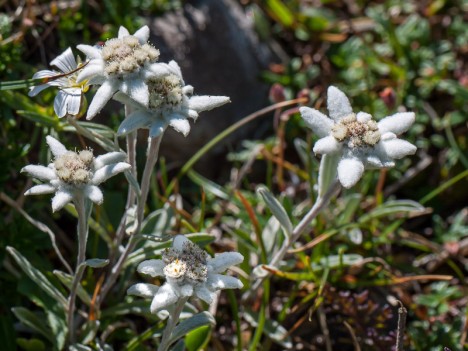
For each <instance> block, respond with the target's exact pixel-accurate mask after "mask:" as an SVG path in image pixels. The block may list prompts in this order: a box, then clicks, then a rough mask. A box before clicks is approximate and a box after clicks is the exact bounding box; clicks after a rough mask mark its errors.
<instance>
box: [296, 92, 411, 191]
mask: <svg viewBox="0 0 468 351" xmlns="http://www.w3.org/2000/svg"><path fill="white" fill-rule="evenodd" d="M327 107H328V111H329V114H330V118H329V117H327V116H326V115H324V114H323V113H321V112H319V111H317V110H315V109H313V108H309V107H301V108H300V111H301V115H302V118H303V119H304V121H305V123H306V124H307V126H308V127H309V128H311V129H312V130H313V131H314V132H315V134H317V135H318V136H319V137H320V138H321V139H319V140H318V141H317V142H316V143H315V145H314V149H313V150H314V152H315V153H317V154H323V155H330V156H336V157H338V158H339V161H338V169H337V171H338V179H339V181H340V183H341V184H342V185H343V186H344V187H345V188H350V187H352V186H353V185H355V184H356V183H357V182H358V181H359V179H360V178H361V177H362V174H363V173H364V169H365V168H384V167H393V166H394V165H395V163H394V161H393V160H394V159H400V158H403V157H405V156H407V155H412V154H414V153H415V152H416V146H414V145H413V144H411V143H409V142H407V141H405V140H401V139H398V138H397V135H398V134H401V133H403V132H406V131H407V130H408V129H409V128H410V127H411V125H412V124H413V122H414V120H415V115H414V113H413V112H401V113H396V114H394V115H392V116H389V117H385V118H383V119H382V120H380V121H379V122H378V123H377V122H376V121H374V120H373V119H372V116H371V115H370V114H368V113H365V112H358V113H357V114H354V112H353V110H352V107H351V104H350V102H349V100H348V98H347V97H346V95H345V94H344V93H343V92H342V91H341V90H339V89H338V88H336V87H334V86H331V87H329V88H328V99H327Z"/></svg>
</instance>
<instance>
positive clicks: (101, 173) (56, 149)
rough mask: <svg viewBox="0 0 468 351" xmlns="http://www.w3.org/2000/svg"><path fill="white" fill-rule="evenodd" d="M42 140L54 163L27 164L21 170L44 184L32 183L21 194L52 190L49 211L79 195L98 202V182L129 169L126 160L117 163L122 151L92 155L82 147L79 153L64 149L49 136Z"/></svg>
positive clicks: (121, 157) (123, 156)
mask: <svg viewBox="0 0 468 351" xmlns="http://www.w3.org/2000/svg"><path fill="white" fill-rule="evenodd" d="M46 139H47V144H48V145H49V148H50V151H51V152H52V154H53V155H54V157H55V159H54V162H52V163H50V164H49V165H48V166H47V167H45V166H41V165H28V166H25V167H24V168H23V169H22V170H21V172H25V173H27V174H29V175H30V176H32V177H34V178H37V179H39V180H42V181H46V183H44V184H40V185H36V186H33V187H32V188H31V189H29V190H28V191H26V192H25V195H41V194H51V193H55V196H54V197H53V198H52V211H53V212H55V211H57V210H60V209H61V208H63V207H64V206H65V205H66V204H68V203H69V202H71V201H73V200H74V199H75V198H76V197H77V196H81V195H84V196H85V197H87V198H89V199H90V200H91V201H92V202H94V203H96V204H100V203H102V201H103V194H102V191H101V190H100V189H99V188H98V185H99V184H101V183H102V182H104V181H106V180H107V179H109V178H110V177H112V176H114V175H116V174H117V173H120V172H123V171H125V170H127V169H129V168H130V165H129V164H128V163H125V162H121V161H124V160H125V159H126V157H127V155H126V154H125V153H123V152H109V153H107V154H104V155H101V156H98V157H96V158H95V157H94V156H93V153H92V151H90V150H82V151H80V152H79V153H77V152H73V151H68V150H67V149H66V148H65V146H64V145H63V144H62V143H60V142H59V141H58V140H57V139H55V138H53V137H51V136H47V137H46Z"/></svg>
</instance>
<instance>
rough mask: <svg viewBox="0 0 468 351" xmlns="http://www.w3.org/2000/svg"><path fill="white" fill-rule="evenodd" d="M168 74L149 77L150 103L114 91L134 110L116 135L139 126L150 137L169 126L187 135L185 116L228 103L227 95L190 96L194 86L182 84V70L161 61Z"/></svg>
mask: <svg viewBox="0 0 468 351" xmlns="http://www.w3.org/2000/svg"><path fill="white" fill-rule="evenodd" d="M164 65H165V67H166V69H167V71H168V72H170V73H169V74H168V75H164V76H159V77H153V78H149V79H148V80H147V84H148V87H149V94H150V97H149V104H148V106H144V105H142V104H141V103H138V102H137V101H134V100H132V99H130V98H129V97H128V96H126V95H124V94H121V93H117V94H116V95H115V96H114V98H115V99H116V100H118V101H120V102H122V103H124V104H128V105H130V106H132V107H133V111H134V112H133V113H132V114H130V115H129V116H127V118H125V120H124V121H123V122H122V123H121V124H120V126H119V129H118V131H117V134H119V135H124V134H128V133H130V132H132V131H134V130H137V129H139V128H147V129H149V135H150V137H151V138H155V137H157V136H159V135H161V134H162V133H163V132H164V131H165V130H166V128H167V126H171V127H172V128H174V129H175V130H176V131H178V132H180V133H182V134H183V135H184V136H187V135H188V133H189V132H190V123H189V121H188V118H192V119H193V120H196V119H197V118H198V113H199V112H203V111H209V110H211V109H214V108H216V107H219V106H222V105H224V104H226V103H228V102H230V100H229V98H228V97H227V96H192V94H193V87H192V86H191V85H185V83H184V80H183V78H182V72H181V70H180V67H179V65H178V64H177V62H175V61H171V62H169V64H164Z"/></svg>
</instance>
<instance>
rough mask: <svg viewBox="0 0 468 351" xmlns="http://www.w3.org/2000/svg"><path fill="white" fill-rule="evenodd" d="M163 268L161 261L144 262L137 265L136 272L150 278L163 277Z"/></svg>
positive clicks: (163, 264)
mask: <svg viewBox="0 0 468 351" xmlns="http://www.w3.org/2000/svg"><path fill="white" fill-rule="evenodd" d="M165 266H166V265H165V263H164V262H163V260H146V261H143V262H141V263H140V264H139V265H138V268H137V271H138V272H140V273H142V274H149V275H150V276H152V277H163V276H164V267H165Z"/></svg>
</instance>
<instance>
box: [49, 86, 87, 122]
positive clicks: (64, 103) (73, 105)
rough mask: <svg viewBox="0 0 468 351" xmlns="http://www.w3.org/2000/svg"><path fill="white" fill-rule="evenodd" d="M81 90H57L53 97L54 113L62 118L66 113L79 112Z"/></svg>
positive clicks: (75, 113)
mask: <svg viewBox="0 0 468 351" xmlns="http://www.w3.org/2000/svg"><path fill="white" fill-rule="evenodd" d="M80 104H81V90H80V89H76V88H70V89H64V90H59V92H58V93H57V96H56V97H55V99H54V111H55V114H56V115H57V116H58V117H59V118H62V117H64V116H66V115H67V114H70V115H73V116H75V115H77V114H78V112H80Z"/></svg>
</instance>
